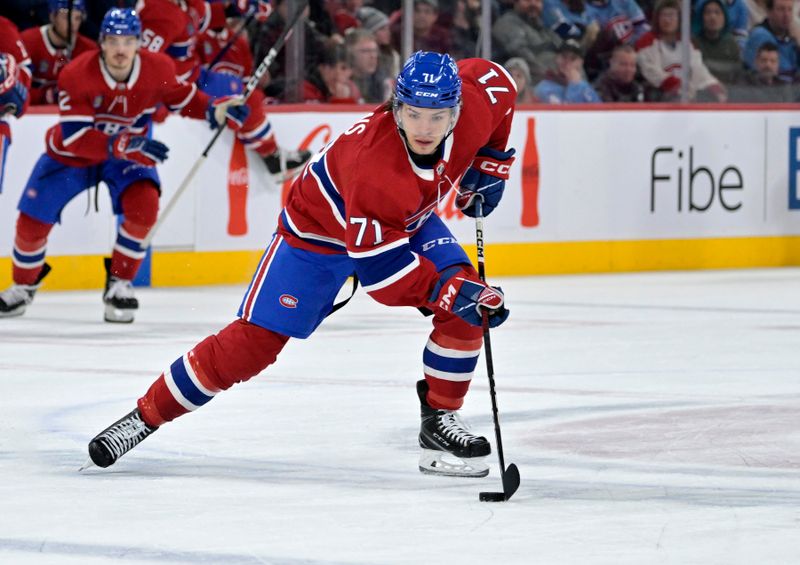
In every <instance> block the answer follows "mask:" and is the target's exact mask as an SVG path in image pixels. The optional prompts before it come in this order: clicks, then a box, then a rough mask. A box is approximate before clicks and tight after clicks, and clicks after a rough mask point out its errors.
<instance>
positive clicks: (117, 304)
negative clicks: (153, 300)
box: [103, 257, 139, 324]
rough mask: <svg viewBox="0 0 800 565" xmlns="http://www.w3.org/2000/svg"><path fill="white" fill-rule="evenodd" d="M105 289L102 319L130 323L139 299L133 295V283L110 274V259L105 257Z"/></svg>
mask: <svg viewBox="0 0 800 565" xmlns="http://www.w3.org/2000/svg"><path fill="white" fill-rule="evenodd" d="M103 262H104V264H105V267H106V289H105V292H103V302H105V305H106V310H105V315H104V316H103V319H104V320H105V321H106V322H113V323H121V324H130V323H131V322H133V316H134V314H136V310H137V309H138V308H139V301H138V300H136V297H135V296H134V295H133V284H132V283H131V281H126V280H125V279H118V278H117V277H115V276H114V275H112V274H111V259H110V258H108V257H105V258H104V259H103Z"/></svg>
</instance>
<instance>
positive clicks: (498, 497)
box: [478, 492, 506, 502]
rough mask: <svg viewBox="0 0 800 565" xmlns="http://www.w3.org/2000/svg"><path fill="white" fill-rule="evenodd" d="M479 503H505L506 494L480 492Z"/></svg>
mask: <svg viewBox="0 0 800 565" xmlns="http://www.w3.org/2000/svg"><path fill="white" fill-rule="evenodd" d="M478 499H479V500H480V501H481V502H505V500H506V493H504V492H482V493H480V494H479V495H478Z"/></svg>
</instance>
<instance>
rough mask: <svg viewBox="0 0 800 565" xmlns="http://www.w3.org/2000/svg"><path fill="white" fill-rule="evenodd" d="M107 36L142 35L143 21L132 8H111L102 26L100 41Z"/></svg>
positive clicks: (104, 17)
mask: <svg viewBox="0 0 800 565" xmlns="http://www.w3.org/2000/svg"><path fill="white" fill-rule="evenodd" d="M106 35H135V36H136V37H141V35H142V21H141V20H140V19H139V16H138V15H137V14H136V10H134V9H132V8H111V9H110V10H109V11H108V12H106V15H105V16H103V22H102V23H101V24H100V39H103V37H105V36H106Z"/></svg>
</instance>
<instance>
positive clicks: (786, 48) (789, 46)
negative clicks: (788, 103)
mask: <svg viewBox="0 0 800 565" xmlns="http://www.w3.org/2000/svg"><path fill="white" fill-rule="evenodd" d="M794 3H795V0H767V19H765V20H764V21H763V22H761V23H760V24H759V25H757V26H756V27H754V28H753V29H751V30H750V37H748V38H747V43H746V44H745V48H744V57H743V58H744V63H745V65H746V66H747V68H748V69H755V60H756V53H757V52H758V48H759V47H761V45H763V44H764V43H774V44H775V45H777V46H778V54H779V60H780V75H779V76H780V78H781V80H784V81H786V82H794V81H795V80H797V71H798V68H797V63H798V49H800V45H798V42H797V40H796V39H795V38H794V37H792V31H793V30H792V27H793V21H794Z"/></svg>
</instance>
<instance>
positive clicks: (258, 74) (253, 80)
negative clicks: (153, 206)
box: [141, 0, 308, 249]
mask: <svg viewBox="0 0 800 565" xmlns="http://www.w3.org/2000/svg"><path fill="white" fill-rule="evenodd" d="M307 6H308V0H301V2H300V5H299V6H298V7H297V11H296V12H295V13H294V14H293V15H292V17H291V18H289V19H288V20H287V21H286V27H284V28H283V31H282V32H281V34H280V35H279V36H278V39H277V40H276V41H275V45H273V46H272V48H271V49H270V50H269V51H268V52H267V54H266V56H265V57H264V59H262V61H261V63H259V65H258V68H256V70H255V72H254V73H253V75H252V76H251V77H250V80H248V81H247V85H246V86H245V87H244V91H243V92H242V98H244V99H245V100H247V99H248V98H249V97H250V95H251V94H252V93H253V91H254V90H255V89H256V88H257V87H258V81H260V80H261V78H262V77H263V76H264V75H265V74H266V73H267V71H268V70H269V66H270V65H271V64H272V63H273V61H275V57H277V56H278V52H279V51H280V50H281V49H283V45H284V43H286V39H287V38H288V37H289V34H290V33H291V31H292V30H293V29H294V26H295V25H296V24H297V22H299V21H300V18H301V17H302V16H303V12H305V9H306V7H307ZM226 125H227V122H225V121H223V122H222V123H221V124H220V126H219V127H218V128H217V131H216V132H215V133H214V136H213V137H212V138H211V141H209V142H208V145H206V148H205V149H203V153H202V154H201V155H200V157H198V158H197V160H196V161H195V162H194V165H192V168H191V169H189V172H188V173H187V174H186V177H184V179H183V182H181V184H180V185H179V186H178V188H177V190H175V194H173V195H172V198H170V200H169V202H167V205H166V206H165V207H164V211H163V212H161V213H160V214H159V215H158V220H157V221H156V223H155V224H153V227H152V228H150V232H149V233H148V234H147V236H146V237H145V238H144V239H143V240H142V244H141V245H142V249H147V247H148V246H149V245H150V242H151V241H153V236H154V235H155V234H156V232H157V231H158V228H160V227H161V226H162V225H163V224H164V220H165V219H166V218H167V216H168V215H169V213H170V212H171V211H172V209H173V208H174V207H175V204H176V203H177V202H178V199H179V198H180V197H181V195H182V194H183V193H184V192H185V191H186V189H187V188H189V184H190V183H191V182H192V180H193V179H194V176H195V175H196V174H197V171H198V170H200V166H201V165H202V164H203V162H205V160H206V158H207V157H208V153H209V152H210V151H211V148H212V147H214V144H215V143H216V142H217V139H219V136H220V135H222V132H223V131H225V126H226Z"/></svg>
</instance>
